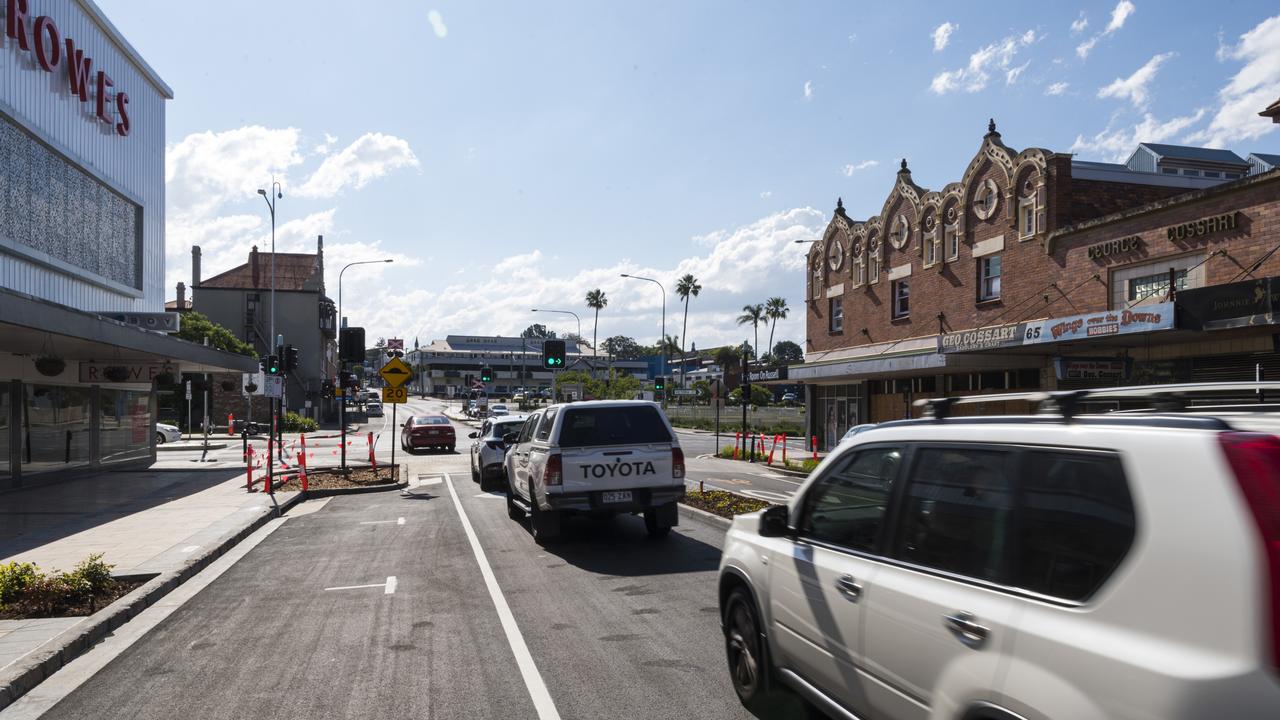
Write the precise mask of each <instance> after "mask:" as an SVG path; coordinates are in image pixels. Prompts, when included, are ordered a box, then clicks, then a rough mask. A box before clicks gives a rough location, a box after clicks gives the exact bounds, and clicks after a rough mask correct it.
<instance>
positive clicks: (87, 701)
mask: <svg viewBox="0 0 1280 720" xmlns="http://www.w3.org/2000/svg"><path fill="white" fill-rule="evenodd" d="M457 430H458V432H459V433H460V435H461V436H462V437H465V434H466V432H467V429H466V428H465V426H458V427H457ZM408 461H409V463H410V469H411V471H412V475H413V476H414V477H415V483H416V484H415V485H414V486H413V487H411V489H410V490H411V493H410V494H409V495H407V496H402V495H401V494H399V493H378V494H371V495H355V496H346V497H336V498H333V499H331V500H329V501H328V502H327V504H325V505H324V506H323V507H322V508H321V509H319V510H318V511H316V512H312V513H310V514H304V515H300V516H298V517H294V518H291V519H289V520H288V521H286V522H285V523H284V524H283V525H281V526H280V527H279V529H277V530H276V531H275V532H274V533H273V534H271V535H269V536H267V537H266V539H265V540H264V541H263V542H261V543H260V544H259V545H257V546H256V547H254V548H253V549H252V550H251V551H249V552H248V554H247V555H245V556H244V557H243V558H242V559H241V560H240V561H239V562H237V563H236V564H235V565H234V566H232V567H231V568H230V569H229V570H228V571H227V572H226V573H225V574H223V575H221V576H220V577H218V578H217V579H216V580H214V581H213V582H212V583H211V584H210V585H209V586H208V587H207V588H205V589H204V590H203V591H201V592H200V593H198V594H197V595H195V596H194V597H193V598H192V599H191V600H190V601H188V602H187V603H186V604H185V605H183V606H182V607H181V608H179V609H178V610H177V611H176V612H174V613H173V614H172V615H170V616H169V617H167V618H166V619H164V620H163V621H161V622H160V624H159V625H157V626H156V627H155V629H154V630H152V631H151V632H150V633H148V634H146V635H145V636H143V637H142V638H141V639H140V640H139V641H137V642H136V643H135V644H133V645H132V646H130V647H129V648H128V649H127V650H125V651H124V652H123V653H122V654H120V655H119V656H118V657H116V658H115V659H114V660H112V661H111V662H109V663H108V664H107V665H106V666H105V667H104V668H103V669H102V670H101V671H99V672H98V673H97V674H96V675H94V676H93V677H91V678H90V679H89V680H88V681H86V682H85V683H84V684H83V685H80V686H79V687H78V688H77V689H75V690H73V691H72V692H71V693H70V694H69V695H68V696H67V697H65V698H64V699H63V700H61V701H60V702H58V703H57V704H56V705H54V706H53V707H52V708H51V709H50V710H49V712H47V713H46V714H45V715H44V717H46V718H51V719H54V718H84V717H94V718H140V719H150V718H156V719H160V718H165V719H168V718H171V717H173V716H174V715H175V713H180V714H181V715H183V716H184V717H187V718H228V719H231V718H246V717H253V718H298V719H302V718H306V719H308V720H310V719H312V718H380V717H413V718H433V717H439V718H504V719H508V720H509V719H511V718H543V719H545V718H552V717H560V718H566V719H567V718H582V719H584V720H586V719H594V718H603V717H617V718H632V717H634V718H641V717H643V718H681V719H684V718H692V717H696V718H749V717H752V716H751V715H750V714H748V713H747V712H746V711H745V710H744V709H743V708H742V707H741V705H740V704H739V703H738V701H737V698H736V696H735V695H734V693H733V690H732V687H731V685H730V682H729V678H728V674H727V671H726V668H725V660H724V651H723V641H722V638H721V635H720V631H719V620H718V616H717V609H716V592H715V576H716V574H715V570H716V567H717V564H718V562H719V556H720V548H721V542H722V539H723V531H722V530H721V529H720V528H719V527H717V526H712V525H708V524H703V523H700V522H696V521H690V520H687V519H683V518H682V521H681V525H680V526H679V527H678V528H676V530H675V531H673V532H672V534H671V535H670V536H669V537H667V538H665V539H661V540H652V539H650V538H648V537H647V536H646V534H645V532H644V528H643V523H642V522H641V521H640V520H639V519H638V518H634V517H623V518H615V519H613V520H607V521H604V520H600V521H596V520H590V519H575V520H574V521H573V522H571V523H569V525H568V531H567V536H566V537H565V538H564V539H563V540H561V541H560V542H559V543H557V544H555V545H553V546H551V547H548V548H543V547H540V546H539V545H537V544H535V543H534V542H533V540H532V538H531V537H530V534H529V530H528V526H527V524H526V523H523V522H515V521H512V520H510V519H508V518H507V514H506V506H505V502H504V501H503V499H502V496H500V495H497V494H491V493H480V492H479V489H478V487H477V486H476V485H474V484H473V483H472V482H471V480H470V473H469V472H468V470H467V462H468V456H467V455H466V454H465V451H464V450H463V448H459V451H458V452H457V453H455V454H452V455H448V454H430V455H428V454H421V455H413V456H410V458H409V460H408ZM446 474H447V477H446ZM419 476H420V478H421V479H420V480H418V479H417V478H419ZM451 487H452V491H451V489H450V488H451ZM455 494H456V499H455ZM312 502H316V501H312ZM304 507H305V506H304ZM401 519H403V520H401ZM468 526H470V528H471V529H472V530H471V532H470V533H469V532H468ZM472 534H473V537H474V544H475V546H478V547H479V549H480V552H479V553H478V552H476V550H475V548H474V547H473V542H472V539H471V537H470V536H472ZM486 568H491V572H492V576H491V577H492V579H493V583H492V586H490V584H489V583H488V582H487V581H486V578H485V573H486ZM391 578H394V580H391ZM504 608H509V615H506V614H504ZM504 617H505V618H506V621H504ZM512 628H514V636H513V633H512ZM522 648H527V654H526V650H522ZM530 668H532V670H530ZM55 678H56V676H55ZM531 678H533V679H531ZM540 687H541V688H545V691H543V690H540V689H539V688H540ZM548 708H550V712H548ZM795 710H796V712H798V711H799V708H796V709H795Z"/></svg>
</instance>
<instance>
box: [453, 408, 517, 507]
mask: <svg viewBox="0 0 1280 720" xmlns="http://www.w3.org/2000/svg"><path fill="white" fill-rule="evenodd" d="M524 421H525V416H523V415H507V416H505V417H501V418H496V419H492V420H485V421H484V423H482V424H481V425H480V430H479V431H478V432H472V433H468V434H467V437H469V438H471V479H472V481H474V482H478V483H480V489H481V490H489V489H490V488H491V487H494V486H497V487H501V481H502V472H503V470H502V461H503V459H504V458H505V457H506V454H507V444H506V443H505V442H504V441H503V439H502V438H503V437H504V436H505V435H506V434H507V433H512V432H519V431H520V426H521V425H523V424H524Z"/></svg>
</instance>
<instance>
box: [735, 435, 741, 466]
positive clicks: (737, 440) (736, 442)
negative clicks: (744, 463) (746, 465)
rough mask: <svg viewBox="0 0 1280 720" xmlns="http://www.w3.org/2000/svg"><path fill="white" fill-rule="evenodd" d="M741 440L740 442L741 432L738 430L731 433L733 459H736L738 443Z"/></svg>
mask: <svg viewBox="0 0 1280 720" xmlns="http://www.w3.org/2000/svg"><path fill="white" fill-rule="evenodd" d="M741 442H742V433H740V432H736V433H734V434H733V459H734V460H737V459H738V445H739V444H741Z"/></svg>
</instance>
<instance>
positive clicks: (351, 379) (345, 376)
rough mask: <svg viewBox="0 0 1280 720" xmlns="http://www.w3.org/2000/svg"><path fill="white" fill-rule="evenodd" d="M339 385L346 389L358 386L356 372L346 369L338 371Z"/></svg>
mask: <svg viewBox="0 0 1280 720" xmlns="http://www.w3.org/2000/svg"><path fill="white" fill-rule="evenodd" d="M338 386H339V387H341V388H344V389H350V388H354V387H357V383H356V374H355V373H353V372H347V371H346V370H343V371H342V372H340V373H338Z"/></svg>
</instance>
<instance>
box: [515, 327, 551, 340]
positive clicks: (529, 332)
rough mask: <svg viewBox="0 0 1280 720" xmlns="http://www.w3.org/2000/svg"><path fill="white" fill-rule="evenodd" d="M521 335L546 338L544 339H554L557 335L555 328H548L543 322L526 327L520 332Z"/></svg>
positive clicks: (523, 336)
mask: <svg viewBox="0 0 1280 720" xmlns="http://www.w3.org/2000/svg"><path fill="white" fill-rule="evenodd" d="M520 337H522V338H544V339H549V340H554V339H555V337H556V333H555V331H554V330H548V329H547V326H546V325H543V324H541V323H534V324H532V325H530V326H529V327H527V328H525V329H524V332H522V333H520Z"/></svg>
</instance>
